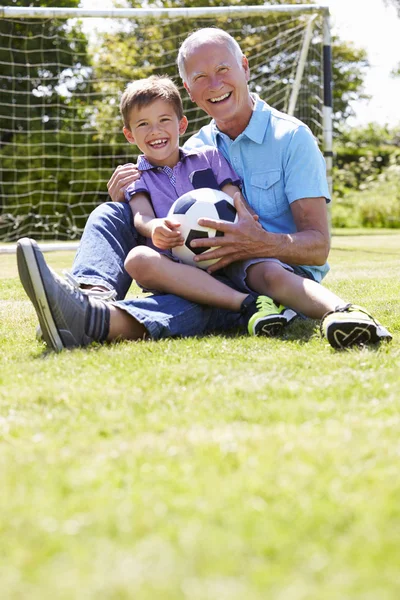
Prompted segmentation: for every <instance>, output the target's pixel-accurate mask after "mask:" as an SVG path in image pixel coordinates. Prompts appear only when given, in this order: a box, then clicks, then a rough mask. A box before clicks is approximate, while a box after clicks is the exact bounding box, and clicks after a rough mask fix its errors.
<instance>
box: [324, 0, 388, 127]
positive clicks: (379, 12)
mask: <svg viewBox="0 0 400 600" xmlns="http://www.w3.org/2000/svg"><path fill="white" fill-rule="evenodd" d="M321 4H324V5H326V6H329V10H330V13H331V28H332V33H334V34H337V35H338V36H339V37H340V38H341V39H342V40H345V41H350V42H353V43H354V45H355V46H356V47H359V48H365V49H366V50H367V53H368V59H369V62H370V65H371V67H370V69H369V71H368V75H367V78H366V80H365V91H366V93H367V94H370V95H371V96H372V98H371V100H370V101H363V102H357V103H356V104H355V105H353V108H354V110H355V111H356V118H355V119H351V120H349V125H365V124H366V123H369V122H372V121H374V122H377V123H380V124H381V125H385V124H388V125H390V126H395V125H400V77H397V78H393V77H391V76H390V71H391V70H392V69H393V68H394V67H396V66H397V65H398V64H399V63H400V17H398V16H397V12H396V10H395V8H394V7H393V6H385V3H384V0H321Z"/></svg>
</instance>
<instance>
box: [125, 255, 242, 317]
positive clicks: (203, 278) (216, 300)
mask: <svg viewBox="0 0 400 600" xmlns="http://www.w3.org/2000/svg"><path fill="white" fill-rule="evenodd" d="M125 268H126V270H127V272H128V273H129V275H130V276H131V277H132V279H134V280H135V281H137V282H138V284H139V285H141V286H142V287H143V288H144V289H147V290H157V291H158V292H164V293H167V294H175V295H176V296H181V297H182V298H186V299H187V300H190V301H192V302H197V303H199V304H207V305H210V306H215V307H219V308H226V309H227V310H232V311H235V312H239V311H240V309H241V307H242V304H243V301H244V300H246V298H247V297H248V294H244V293H242V292H239V291H237V290H235V289H233V288H231V287H229V286H227V285H225V284H224V283H222V282H221V281H219V280H218V279H216V278H215V277H212V276H211V275H209V273H207V272H206V271H203V270H202V269H197V268H196V267H191V266H189V265H185V264H183V263H179V262H174V261H173V260H170V259H169V258H168V257H167V256H164V255H162V254H160V253H159V252H157V251H156V250H153V249H152V248H147V247H145V246H141V247H138V248H135V249H134V250H132V251H131V252H130V253H129V255H128V258H127V259H126V261H125Z"/></svg>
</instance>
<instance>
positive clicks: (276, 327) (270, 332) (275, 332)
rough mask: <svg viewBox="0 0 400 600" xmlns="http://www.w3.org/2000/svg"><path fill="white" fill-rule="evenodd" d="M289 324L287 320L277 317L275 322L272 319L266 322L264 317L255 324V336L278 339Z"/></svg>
mask: <svg viewBox="0 0 400 600" xmlns="http://www.w3.org/2000/svg"><path fill="white" fill-rule="evenodd" d="M287 324H288V322H287V320H286V319H285V318H283V317H276V318H275V319H274V320H273V321H272V320H271V319H268V320H267V321H265V320H264V318H263V317H260V319H258V320H257V321H256V322H255V323H254V324H253V332H254V333H253V335H265V336H267V337H276V336H279V335H280V334H281V333H282V331H283V330H284V328H285V327H286V325H287Z"/></svg>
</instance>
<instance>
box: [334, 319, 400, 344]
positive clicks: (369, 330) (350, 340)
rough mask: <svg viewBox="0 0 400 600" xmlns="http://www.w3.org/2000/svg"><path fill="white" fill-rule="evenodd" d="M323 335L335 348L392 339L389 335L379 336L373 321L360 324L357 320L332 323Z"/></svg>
mask: <svg viewBox="0 0 400 600" xmlns="http://www.w3.org/2000/svg"><path fill="white" fill-rule="evenodd" d="M325 335H326V338H327V340H328V342H329V343H330V345H331V346H332V347H333V348H336V349H343V348H350V347H351V346H362V345H366V344H377V343H379V342H382V341H384V340H385V341H390V340H391V339H392V337H391V336H390V335H389V336H382V337H381V336H379V335H378V333H377V326H376V325H375V324H374V323H364V324H361V323H360V322H359V321H358V322H354V323H351V322H347V323H332V324H331V325H328V327H327V328H326V332H325Z"/></svg>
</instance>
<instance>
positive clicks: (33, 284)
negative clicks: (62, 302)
mask: <svg viewBox="0 0 400 600" xmlns="http://www.w3.org/2000/svg"><path fill="white" fill-rule="evenodd" d="M17 264H18V272H19V277H20V280H21V282H22V285H23V286H24V290H25V292H26V293H27V295H28V297H29V299H30V300H31V302H32V304H33V306H34V307H35V310H36V314H37V316H38V318H39V324H40V328H41V330H42V336H43V339H44V341H45V342H46V344H47V346H48V347H49V348H52V349H53V350H55V351H56V352H60V351H61V350H63V349H64V347H65V346H64V344H63V341H62V339H61V337H60V334H59V332H58V329H57V326H56V324H55V321H54V318H53V315H52V312H51V309H50V306H49V302H48V299H47V295H46V290H45V288H44V287H43V279H42V276H41V266H43V265H45V262H44V258H43V256H42V253H41V251H40V249H39V247H38V246H37V245H36V242H33V241H32V240H30V239H29V238H23V239H22V240H19V241H18V242H17Z"/></svg>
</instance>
